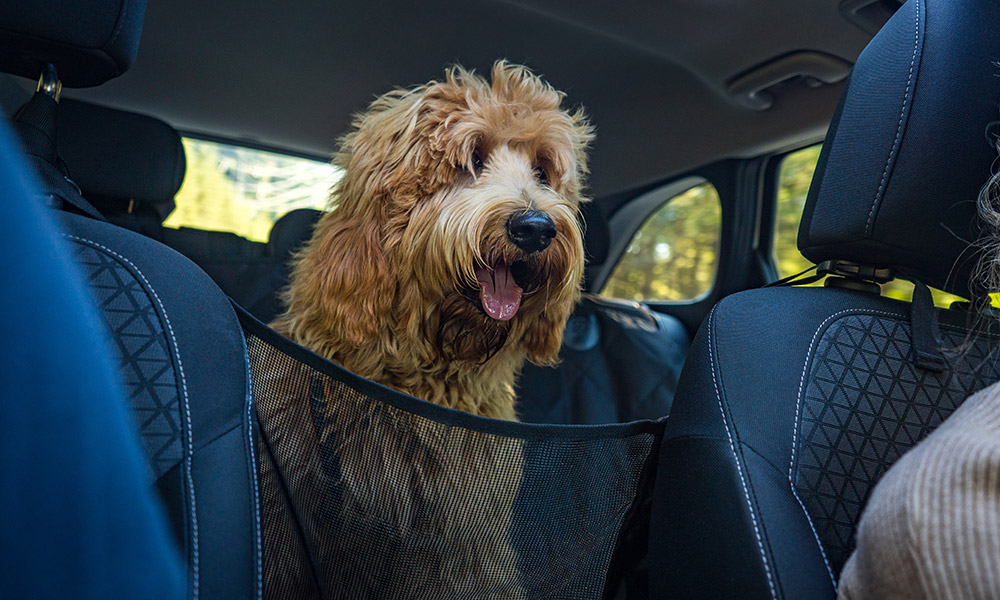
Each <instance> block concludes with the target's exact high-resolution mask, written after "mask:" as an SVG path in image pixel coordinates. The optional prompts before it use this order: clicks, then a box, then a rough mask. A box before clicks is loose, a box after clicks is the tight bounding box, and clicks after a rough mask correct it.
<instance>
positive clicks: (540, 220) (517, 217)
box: [507, 210, 556, 254]
mask: <svg viewBox="0 0 1000 600" xmlns="http://www.w3.org/2000/svg"><path fill="white" fill-rule="evenodd" d="M555 236H556V224H555V223H553V222H552V217H550V216H549V215H547V214H545V213H543V212H542V211H540V210H525V211H521V212H518V213H515V214H514V215H512V216H511V218H510V220H508V221H507V237H509V238H510V241H512V242H514V245H516V246H517V247H518V248H520V249H521V250H524V251H525V252H527V253H528V254H533V253H535V252H541V251H542V250H545V249H546V248H548V247H549V243H550V242H552V238H554V237H555Z"/></svg>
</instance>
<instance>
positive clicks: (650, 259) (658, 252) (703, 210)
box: [601, 182, 722, 302]
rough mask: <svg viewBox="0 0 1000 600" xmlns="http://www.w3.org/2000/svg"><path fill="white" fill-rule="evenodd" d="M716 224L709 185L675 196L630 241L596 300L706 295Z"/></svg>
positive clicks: (718, 217) (718, 215)
mask: <svg viewBox="0 0 1000 600" xmlns="http://www.w3.org/2000/svg"><path fill="white" fill-rule="evenodd" d="M721 224H722V206H721V205H720V203H719V194H718V192H717V191H716V190H715V187H714V186H712V184H710V183H707V182H706V183H702V184H700V185H697V186H695V187H692V188H690V189H689V190H687V191H685V192H683V193H681V194H678V195H676V196H674V197H673V198H671V199H670V200H668V201H667V202H666V203H665V204H663V205H662V206H661V207H660V208H659V209H657V210H656V212H654V213H653V214H652V215H651V216H650V217H649V218H648V219H646V221H645V222H644V223H643V224H642V227H640V228H639V230H638V231H637V232H636V233H635V235H634V236H633V237H632V241H631V242H630V243H629V245H628V248H627V249H626V250H625V253H624V254H623V255H622V257H621V259H620V260H619V261H618V265H617V266H616V267H615V269H614V271H613V272H612V273H611V277H610V278H609V279H608V281H607V283H606V284H605V285H604V289H603V290H602V291H601V295H602V296H608V297H613V298H628V299H630V300H651V301H669V302H684V301H692V300H696V299H698V298H699V297H701V296H703V295H705V294H707V293H708V291H709V290H711V289H712V284H713V283H715V272H716V267H717V263H718V256H719V238H720V232H721Z"/></svg>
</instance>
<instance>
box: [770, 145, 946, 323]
mask: <svg viewBox="0 0 1000 600" xmlns="http://www.w3.org/2000/svg"><path fill="white" fill-rule="evenodd" d="M819 151H820V146H819V145H818V144H817V145H815V146H810V147H808V148H803V149H802V150H798V151H796V152H792V153H791V154H789V155H787V156H786V157H785V158H784V159H782V161H781V167H780V169H779V174H778V178H779V179H778V205H777V211H776V213H777V214H776V217H775V223H774V243H773V245H772V247H773V249H774V262H775V264H776V265H777V267H778V276H779V277H787V276H789V275H794V274H795V273H798V272H800V271H803V270H805V269H807V268H809V267H811V266H812V265H813V263H812V262H810V261H809V260H807V259H806V258H805V257H804V256H802V253H801V252H799V249H798V246H797V245H796V237H797V236H798V232H799V222H800V221H802V211H803V209H804V208H805V204H806V196H807V195H808V193H809V184H810V183H811V182H812V178H813V173H815V171H816V163H817V161H818V160H819ZM812 285H820V286H821V285H823V282H822V281H818V282H816V283H814V284H812ZM931 294H932V295H933V296H934V304H936V305H937V306H942V307H947V306H949V305H951V303H952V302H955V301H962V298H959V297H958V296H954V295H952V294H948V293H945V292H942V291H940V290H935V289H931ZM882 295H883V296H888V297H890V298H896V299H897V300H906V301H909V300H910V299H911V298H912V297H913V284H912V283H910V282H909V281H906V280H903V279H897V280H894V281H890V282H889V283H886V284H882Z"/></svg>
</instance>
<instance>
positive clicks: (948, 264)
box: [798, 0, 1000, 296]
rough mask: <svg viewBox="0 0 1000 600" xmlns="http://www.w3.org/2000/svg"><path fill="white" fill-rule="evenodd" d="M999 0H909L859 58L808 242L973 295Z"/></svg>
mask: <svg viewBox="0 0 1000 600" xmlns="http://www.w3.org/2000/svg"><path fill="white" fill-rule="evenodd" d="M997 60H1000V2H997V0H909V2H907V3H906V4H905V5H904V6H903V7H901V8H900V9H899V11H898V12H897V13H896V14H895V15H894V16H893V17H892V19H890V20H889V22H888V23H887V24H886V25H885V27H884V28H883V29H882V30H881V31H880V32H879V33H878V35H876V36H875V38H874V39H873V40H872V41H871V43H870V44H869V45H868V47H867V48H866V49H865V50H864V52H863V53H862V54H861V56H860V57H859V58H858V62H857V64H856V65H855V67H854V71H853V73H852V74H851V77H850V80H849V83H848V85H847V87H846V89H845V91H844V95H843V96H842V97H841V100H840V106H839V107H838V108H837V112H836V114H835V115H834V119H833V124H832V125H831V127H830V131H829V134H828V135H827V140H826V143H825V144H824V146H823V151H822V152H821V154H820V159H819V164H818V166H817V169H816V175H815V177H814V179H813V183H812V186H811V188H810V190H809V197H808V199H807V201H806V206H805V211H804V214H803V218H802V225H801V227H800V228H799V238H798V244H799V249H800V250H801V251H802V254H804V255H805V256H806V257H807V258H809V259H810V260H812V261H814V262H816V263H819V262H822V261H825V260H830V259H841V260H849V261H854V262H858V263H863V264H867V265H874V266H880V267H895V268H902V269H904V270H907V271H909V273H910V275H911V276H913V277H915V278H917V279H920V280H921V281H923V282H924V283H926V284H928V285H931V286H934V287H937V288H940V289H943V290H946V291H949V292H952V293H955V294H959V295H962V296H968V295H969V290H970V287H969V286H970V277H971V275H972V271H973V270H974V268H975V266H976V260H977V259H976V257H975V256H974V254H975V252H974V249H970V244H971V243H972V242H974V241H975V240H976V239H977V237H978V227H977V226H976V207H975V204H976V198H977V195H978V193H979V190H980V188H981V187H982V186H983V184H984V183H985V182H986V180H987V179H988V178H989V177H990V173H991V165H992V164H993V162H994V161H995V160H996V158H997V150H996V147H995V142H996V139H995V137H992V135H988V131H992V127H991V123H994V122H995V121H996V120H997V119H998V117H1000V109H998V105H1000V66H998V65H997Z"/></svg>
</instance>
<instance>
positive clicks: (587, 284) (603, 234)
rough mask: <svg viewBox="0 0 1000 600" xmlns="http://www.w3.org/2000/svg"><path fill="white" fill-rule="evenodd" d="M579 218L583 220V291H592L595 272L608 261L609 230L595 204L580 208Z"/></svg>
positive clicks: (605, 218) (605, 220)
mask: <svg viewBox="0 0 1000 600" xmlns="http://www.w3.org/2000/svg"><path fill="white" fill-rule="evenodd" d="M580 216H581V217H582V218H583V227H584V235H583V249H584V254H585V256H586V257H587V265H586V267H584V270H583V288H584V291H592V290H591V289H590V288H591V283H592V282H593V281H594V276H595V275H596V274H597V271H598V270H599V269H600V267H601V266H602V265H603V264H604V261H606V260H607V259H608V252H609V251H610V247H611V228H610V227H609V225H608V218H607V217H606V216H605V215H604V210H602V209H601V207H600V205H599V204H597V202H588V203H586V204H583V205H581V206H580Z"/></svg>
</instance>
